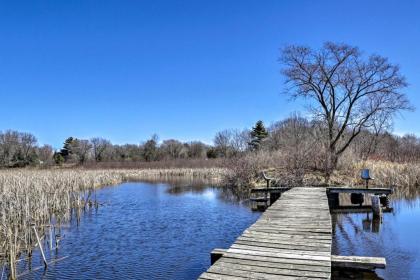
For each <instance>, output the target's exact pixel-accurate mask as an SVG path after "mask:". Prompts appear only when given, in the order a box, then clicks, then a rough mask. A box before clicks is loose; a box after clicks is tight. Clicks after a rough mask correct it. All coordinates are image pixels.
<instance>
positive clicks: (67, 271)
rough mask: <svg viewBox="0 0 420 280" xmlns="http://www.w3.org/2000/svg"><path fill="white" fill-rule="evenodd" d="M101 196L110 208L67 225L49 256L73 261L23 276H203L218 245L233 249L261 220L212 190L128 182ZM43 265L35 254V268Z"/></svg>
mask: <svg viewBox="0 0 420 280" xmlns="http://www.w3.org/2000/svg"><path fill="white" fill-rule="evenodd" d="M96 195H97V198H98V200H99V201H100V202H104V203H105V205H103V206H100V207H99V209H98V211H97V212H96V211H95V210H93V211H92V212H89V213H86V214H85V215H83V216H82V219H81V221H80V224H79V226H76V224H75V222H73V223H72V225H71V226H70V227H69V228H67V229H65V230H64V231H63V233H64V237H63V240H62V241H61V245H60V249H59V250H58V254H57V255H55V254H52V256H48V258H49V259H51V258H59V257H64V256H68V258H66V259H64V260H62V261H59V262H57V263H56V264H53V265H51V266H50V267H49V268H48V269H47V270H46V271H44V269H39V270H37V271H35V272H31V273H29V274H25V275H23V276H22V277H21V278H20V279H196V278H197V277H198V276H199V275H200V274H201V273H202V272H204V271H205V270H206V269H207V268H208V267H209V266H210V251H211V250H213V249H214V248H227V247H229V246H230V244H231V243H233V242H234V240H235V239H236V238H237V237H238V236H239V235H240V234H241V233H242V231H243V230H245V229H246V228H247V227H248V226H250V225H251V224H252V223H254V222H255V221H256V219H257V218H258V217H259V213H256V212H252V211H251V210H250V209H249V208H248V207H246V206H242V205H240V204H237V203H232V202H229V200H228V199H227V198H226V197H225V195H224V194H223V193H222V192H221V190H220V189H216V188H211V187H209V188H207V187H196V188H194V187H193V188H186V189H185V188H182V187H179V186H177V187H170V186H169V185H167V184H148V183H125V184H121V185H119V186H116V187H108V188H104V189H101V190H99V191H98V192H97V194H96ZM28 265H29V264H27V263H26V264H21V265H20V267H19V268H18V269H19V273H22V272H24V271H26V270H27V269H28ZM40 265H42V263H41V261H40V258H39V257H37V256H34V258H33V262H32V267H38V266H40Z"/></svg>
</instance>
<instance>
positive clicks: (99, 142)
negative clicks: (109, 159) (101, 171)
mask: <svg viewBox="0 0 420 280" xmlns="http://www.w3.org/2000/svg"><path fill="white" fill-rule="evenodd" d="M90 142H91V143H92V150H93V158H94V159H95V161H96V162H99V161H103V160H104V158H105V154H106V151H107V150H108V149H110V148H111V146H112V144H111V142H110V141H109V140H106V139H103V138H99V137H95V138H92V139H91V140H90Z"/></svg>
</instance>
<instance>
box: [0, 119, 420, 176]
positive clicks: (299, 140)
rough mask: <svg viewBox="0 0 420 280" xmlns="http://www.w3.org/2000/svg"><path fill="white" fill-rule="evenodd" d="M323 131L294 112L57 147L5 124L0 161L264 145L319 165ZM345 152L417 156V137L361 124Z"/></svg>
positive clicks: (54, 161) (105, 158)
mask: <svg viewBox="0 0 420 280" xmlns="http://www.w3.org/2000/svg"><path fill="white" fill-rule="evenodd" d="M324 135H325V130H324V128H323V126H322V124H319V123H317V122H315V121H309V120H308V119H305V118H302V117H300V116H298V115H294V116H291V117H289V118H287V119H285V120H282V121H279V122H276V123H274V124H272V125H271V126H269V127H268V128H267V129H266V128H265V126H264V124H263V122H262V121H258V122H257V123H256V125H255V126H254V127H253V128H251V129H244V130H237V129H230V130H223V131H221V132H218V133H217V134H216V135H215V137H214V141H213V144H212V145H208V144H205V143H203V142H200V141H191V142H181V141H178V140H175V139H168V140H163V141H158V137H157V136H156V135H154V136H152V137H151V138H150V139H148V140H146V141H144V142H142V143H140V144H125V145H115V144H112V143H111V141H109V140H107V139H104V138H99V137H97V138H92V139H79V138H76V137H69V138H67V139H65V141H64V143H63V147H62V148H61V149H60V150H56V151H55V150H54V149H53V148H52V146H50V145H43V146H40V145H38V142H37V139H36V137H35V136H34V135H32V134H30V133H23V132H18V131H13V130H7V131H5V132H0V166H1V167H25V166H38V165H41V166H52V165H62V164H83V165H94V164H99V165H102V166H124V163H125V164H127V165H128V166H130V165H131V166H145V165H142V164H140V163H150V162H162V161H165V162H168V161H178V162H180V163H181V164H182V165H188V164H187V162H188V160H191V159H195V160H206V159H215V158H225V159H232V158H237V157H243V156H245V155H247V154H250V153H253V152H255V151H264V152H267V153H271V152H280V153H281V154H282V155H284V157H283V158H284V161H285V163H286V164H288V165H289V166H292V165H305V168H307V167H310V168H311V169H318V168H319V169H322V164H323V163H322V161H323V159H324V156H323V153H324V152H325V144H324V141H323V138H324ZM346 152H347V154H348V156H351V157H353V158H355V159H358V160H359V159H361V160H365V159H377V160H385V161H391V162H419V161H420V138H418V137H416V136H415V135H405V136H397V135H394V134H391V133H389V132H387V131H377V132H372V131H367V130H366V131H364V132H362V133H361V134H360V135H359V137H357V138H356V139H355V140H354V141H353V142H352V144H351V146H350V147H349V149H348V151H346ZM196 162H198V161H196ZM111 163H114V164H111ZM136 163H139V164H136ZM197 164H198V163H197ZM158 165H159V164H158ZM160 167H162V166H160ZM298 167H299V166H295V167H293V168H298Z"/></svg>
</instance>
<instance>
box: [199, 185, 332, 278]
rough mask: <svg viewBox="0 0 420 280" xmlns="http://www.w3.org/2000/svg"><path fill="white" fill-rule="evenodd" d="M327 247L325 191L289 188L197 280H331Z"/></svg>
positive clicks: (328, 218) (329, 234) (328, 223)
mask: <svg viewBox="0 0 420 280" xmlns="http://www.w3.org/2000/svg"><path fill="white" fill-rule="evenodd" d="M331 243H332V227H331V216H330V212H329V206H328V198H327V195H326V189H325V188H293V189H291V190H288V191H286V192H284V193H283V194H282V196H281V197H280V198H279V199H278V200H277V201H276V202H275V203H274V204H272V205H271V206H270V207H269V208H268V209H267V210H266V211H265V212H264V213H263V214H262V215H261V217H260V219H258V221H257V222H255V223H254V224H253V225H252V226H250V227H249V228H248V229H246V230H245V231H244V232H243V234H242V235H241V236H240V237H238V239H237V240H236V241H235V243H234V244H232V246H231V247H230V248H229V249H226V250H221V251H220V252H219V251H217V252H215V253H217V254H218V257H217V261H216V262H215V263H214V264H213V265H212V266H211V267H210V268H209V269H208V271H207V272H205V273H203V274H202V275H201V276H200V278H199V279H208V280H210V279H213V280H215V279H219V280H221V279H226V280H230V279H330V278H331Z"/></svg>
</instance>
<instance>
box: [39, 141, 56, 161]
mask: <svg viewBox="0 0 420 280" xmlns="http://www.w3.org/2000/svg"><path fill="white" fill-rule="evenodd" d="M37 154H38V158H39V161H40V163H41V164H43V165H50V164H52V163H53V155H54V149H53V148H52V147H51V146H50V145H44V146H42V147H39V148H38V149H37Z"/></svg>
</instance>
